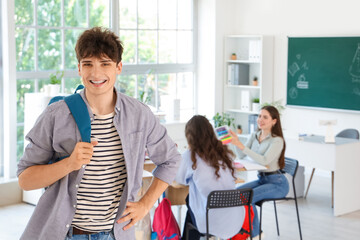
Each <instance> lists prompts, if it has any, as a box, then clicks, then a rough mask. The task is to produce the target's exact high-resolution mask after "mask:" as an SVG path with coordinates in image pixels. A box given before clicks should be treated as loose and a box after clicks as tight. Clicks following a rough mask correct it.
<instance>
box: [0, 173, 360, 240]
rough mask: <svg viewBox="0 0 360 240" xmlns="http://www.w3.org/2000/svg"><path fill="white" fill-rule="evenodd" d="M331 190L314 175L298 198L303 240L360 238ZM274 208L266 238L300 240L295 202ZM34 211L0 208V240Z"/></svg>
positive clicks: (268, 207)
mask: <svg viewBox="0 0 360 240" xmlns="http://www.w3.org/2000/svg"><path fill="white" fill-rule="evenodd" d="M306 177H308V176H306ZM306 180H307V178H306ZM330 190H331V180H330V178H329V177H323V176H314V178H313V181H312V184H311V188H310V190H309V194H308V197H307V199H303V198H300V199H299V200H298V203H299V211H300V220H301V229H302V235H303V239H308V240H328V239H341V240H354V239H360V211H357V212H354V213H351V214H346V215H344V216H340V217H334V216H333V213H332V208H331V191H330ZM174 208H175V209H174V210H175V211H174V214H175V216H176V217H178V215H179V212H178V209H177V208H176V206H175V207H174ZM277 209H278V217H279V225H280V235H281V236H280V237H278V236H277V233H276V223H275V215H274V210H273V205H272V204H265V205H264V216H263V221H264V227H263V231H264V233H265V239H266V240H273V239H274V240H276V239H280V240H297V239H300V237H299V232H298V226H297V218H296V211H295V204H294V202H293V201H290V202H281V203H278V207H277ZM33 210H34V206H32V205H29V204H17V205H11V206H6V207H0V233H1V235H0V236H1V237H0V239H1V240H17V239H19V238H20V236H21V233H22V231H23V230H24V228H25V226H26V223H27V222H28V220H29V218H30V216H31V214H32V212H33ZM185 212H186V207H185V206H183V207H182V208H181V210H180V213H181V218H182V219H183V217H184V216H185ZM181 229H182V227H181ZM50 240H51V239H50Z"/></svg>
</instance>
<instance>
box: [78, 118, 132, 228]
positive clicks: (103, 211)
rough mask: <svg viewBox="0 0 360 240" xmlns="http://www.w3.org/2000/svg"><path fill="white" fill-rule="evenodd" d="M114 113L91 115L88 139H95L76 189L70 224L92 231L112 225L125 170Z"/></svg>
mask: <svg viewBox="0 0 360 240" xmlns="http://www.w3.org/2000/svg"><path fill="white" fill-rule="evenodd" d="M114 115H115V113H111V114H108V115H94V121H93V122H92V123H91V141H98V144H97V145H96V146H95V147H94V154H93V157H92V158H91V161H90V163H89V164H87V165H86V168H85V172H84V176H83V178H82V180H81V183H80V185H79V190H78V193H77V205H76V212H75V216H74V219H73V221H72V225H73V226H75V227H76V228H79V229H82V230H85V231H91V232H106V231H110V230H111V229H112V228H113V225H114V221H115V217H116V214H117V211H118V207H119V204H120V199H121V194H122V192H123V187H124V185H125V182H126V178H127V174H126V167H125V159H124V154H123V151H122V145H121V141H120V137H119V134H118V133H117V131H116V129H115V126H114V123H113V119H114Z"/></svg>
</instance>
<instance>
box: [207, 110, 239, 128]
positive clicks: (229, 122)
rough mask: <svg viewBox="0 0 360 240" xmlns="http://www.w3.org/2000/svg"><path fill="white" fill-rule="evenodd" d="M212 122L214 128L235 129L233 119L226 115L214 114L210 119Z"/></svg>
mask: <svg viewBox="0 0 360 240" xmlns="http://www.w3.org/2000/svg"><path fill="white" fill-rule="evenodd" d="M212 119H213V120H214V127H220V126H225V125H226V126H229V127H233V128H235V124H234V122H235V119H234V118H232V117H231V116H230V114H228V113H222V114H220V113H216V114H215V116H214V117H213V118H212Z"/></svg>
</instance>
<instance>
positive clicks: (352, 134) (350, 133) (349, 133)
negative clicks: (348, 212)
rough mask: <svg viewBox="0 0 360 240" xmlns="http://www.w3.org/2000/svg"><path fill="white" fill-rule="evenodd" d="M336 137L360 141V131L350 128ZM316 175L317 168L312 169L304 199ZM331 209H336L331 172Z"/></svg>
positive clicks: (332, 172) (332, 174) (332, 173)
mask: <svg viewBox="0 0 360 240" xmlns="http://www.w3.org/2000/svg"><path fill="white" fill-rule="evenodd" d="M336 137H339V138H352V139H359V131H358V130H356V129H353V128H348V129H344V130H342V131H341V132H339V133H338V134H336ZM314 173H315V168H313V169H312V171H311V176H310V180H309V183H308V186H307V188H306V192H305V196H304V198H306V196H307V194H308V191H309V188H310V184H311V180H312V178H313V176H314ZM331 207H332V208H333V207H334V171H331Z"/></svg>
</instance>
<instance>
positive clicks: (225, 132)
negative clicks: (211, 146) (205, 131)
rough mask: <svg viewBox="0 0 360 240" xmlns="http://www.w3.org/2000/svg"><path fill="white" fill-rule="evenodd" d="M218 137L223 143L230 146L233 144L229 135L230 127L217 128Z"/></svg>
mask: <svg viewBox="0 0 360 240" xmlns="http://www.w3.org/2000/svg"><path fill="white" fill-rule="evenodd" d="M215 133H216V137H217V138H218V139H219V140H220V141H221V142H222V143H223V144H228V143H230V142H231V139H232V137H231V135H230V133H229V127H228V126H221V127H217V128H215Z"/></svg>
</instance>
